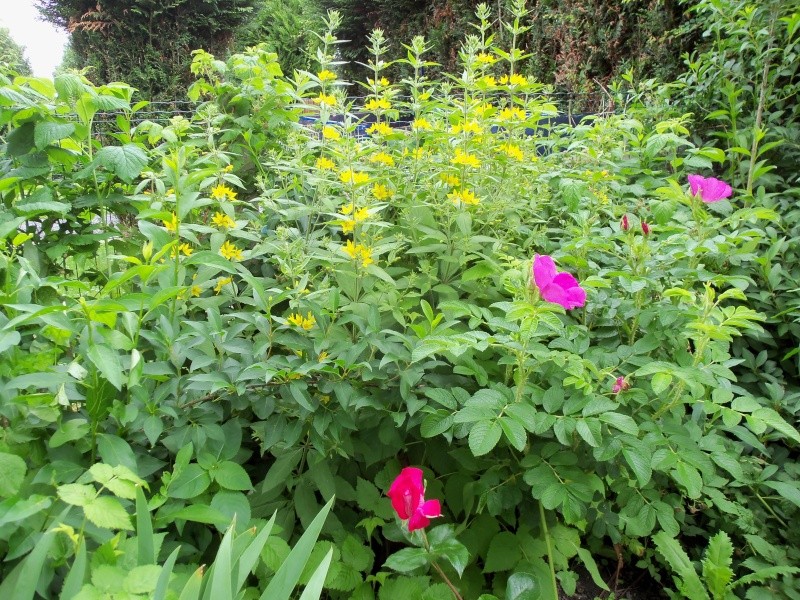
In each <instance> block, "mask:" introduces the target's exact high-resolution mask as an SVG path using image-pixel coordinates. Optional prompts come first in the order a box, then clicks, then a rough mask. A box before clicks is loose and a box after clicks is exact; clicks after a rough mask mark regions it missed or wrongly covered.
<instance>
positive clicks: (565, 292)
mask: <svg viewBox="0 0 800 600" xmlns="http://www.w3.org/2000/svg"><path fill="white" fill-rule="evenodd" d="M531 270H532V271H533V282H534V283H535V284H536V287H537V288H539V293H540V294H541V295H542V298H544V299H545V300H547V301H548V302H553V303H555V304H560V305H561V306H563V307H564V308H565V309H566V310H571V309H573V308H578V307H580V306H583V305H584V304H585V303H586V292H585V291H584V290H583V288H582V287H581V286H580V284H579V283H578V280H577V279H575V278H574V277H573V276H572V275H570V274H569V273H558V272H557V271H556V265H555V263H554V262H553V259H552V258H550V257H549V256H547V255H542V256H540V255H539V254H537V255H536V256H534V257H533V268H532V269H531Z"/></svg>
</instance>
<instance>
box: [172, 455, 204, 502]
mask: <svg viewBox="0 0 800 600" xmlns="http://www.w3.org/2000/svg"><path fill="white" fill-rule="evenodd" d="M209 485H211V478H210V477H209V476H208V473H206V472H205V471H204V470H203V468H202V467H201V466H200V465H198V464H197V463H192V464H190V465H188V466H187V467H186V468H185V469H184V470H183V471H181V472H180V474H178V475H177V476H176V477H175V478H174V479H173V480H172V481H170V483H169V487H168V488H167V495H168V496H169V497H170V498H181V499H187V500H188V499H189V498H194V497H195V496H199V495H200V494H202V493H203V492H204V491H206V490H207V489H208V486H209Z"/></svg>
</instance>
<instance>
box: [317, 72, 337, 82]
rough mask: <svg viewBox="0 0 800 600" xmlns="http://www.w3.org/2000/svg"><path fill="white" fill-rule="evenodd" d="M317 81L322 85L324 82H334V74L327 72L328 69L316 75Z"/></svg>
mask: <svg viewBox="0 0 800 600" xmlns="http://www.w3.org/2000/svg"><path fill="white" fill-rule="evenodd" d="M317 79H319V80H320V81H321V82H322V83H325V82H326V81H336V73H334V72H333V71H329V70H328V69H324V70H322V71H320V72H319V73H317Z"/></svg>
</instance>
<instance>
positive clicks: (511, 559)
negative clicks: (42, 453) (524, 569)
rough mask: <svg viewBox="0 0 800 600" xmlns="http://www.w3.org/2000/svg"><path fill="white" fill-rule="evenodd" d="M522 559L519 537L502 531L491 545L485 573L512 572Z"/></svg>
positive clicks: (487, 554) (493, 539)
mask: <svg viewBox="0 0 800 600" xmlns="http://www.w3.org/2000/svg"><path fill="white" fill-rule="evenodd" d="M521 559H522V550H521V549H520V547H519V541H517V536H515V535H514V534H513V533H511V532H509V531H501V532H500V533H498V534H496V535H495V536H494V537H493V538H492V541H491V542H490V543H489V550H488V551H487V553H486V562H485V564H484V567H483V572H484V573H497V572H499V571H510V570H511V569H513V568H514V567H515V566H516V565H517V563H518V562H519V561H520V560H521Z"/></svg>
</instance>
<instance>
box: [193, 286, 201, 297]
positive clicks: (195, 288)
mask: <svg viewBox="0 0 800 600" xmlns="http://www.w3.org/2000/svg"><path fill="white" fill-rule="evenodd" d="M202 293H203V288H201V287H200V286H199V285H193V286H192V296H194V297H197V296H199V295H200V294H202Z"/></svg>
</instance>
